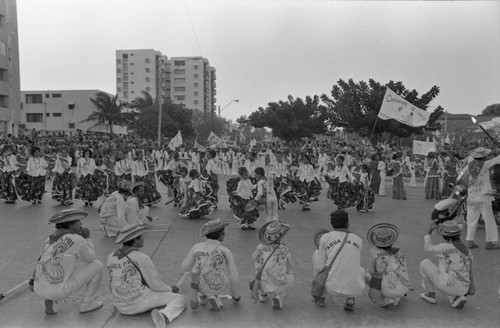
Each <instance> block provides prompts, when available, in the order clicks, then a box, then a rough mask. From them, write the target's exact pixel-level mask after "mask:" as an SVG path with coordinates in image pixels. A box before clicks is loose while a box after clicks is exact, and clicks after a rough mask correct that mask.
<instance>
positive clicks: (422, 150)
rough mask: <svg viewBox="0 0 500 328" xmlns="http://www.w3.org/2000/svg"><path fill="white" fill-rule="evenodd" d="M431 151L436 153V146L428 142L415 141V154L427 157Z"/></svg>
mask: <svg viewBox="0 0 500 328" xmlns="http://www.w3.org/2000/svg"><path fill="white" fill-rule="evenodd" d="M431 151H433V152H435V151H436V144H435V143H434V142H428V141H418V140H413V154H414V155H424V156H427V155H428V154H429V153H430V152H431Z"/></svg>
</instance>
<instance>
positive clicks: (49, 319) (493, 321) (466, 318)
mask: <svg viewBox="0 0 500 328" xmlns="http://www.w3.org/2000/svg"><path fill="white" fill-rule="evenodd" d="M220 185H221V187H222V188H221V190H220V191H219V195H220V197H219V209H218V210H216V211H214V212H213V213H212V214H211V215H210V218H216V217H220V218H223V219H225V220H229V221H230V222H231V224H230V226H229V227H228V228H227V233H226V240H225V241H224V245H226V246H227V247H228V248H229V249H230V250H232V252H233V255H234V257H235V260H236V264H237V267H238V270H239V273H240V290H241V294H242V300H241V301H240V303H238V304H236V303H233V301H232V300H227V299H225V300H223V309H222V310H221V311H220V312H210V311H208V309H205V308H203V307H202V308H201V309H199V310H197V311H191V310H190V309H187V310H186V311H185V312H184V313H183V314H182V315H181V316H180V317H179V318H178V319H177V320H176V321H174V322H173V323H172V324H171V325H170V326H171V327H495V328H498V327H499V325H500V311H499V310H500V300H499V299H498V295H497V291H498V282H499V276H500V251H489V250H485V249H484V238H485V233H484V229H482V228H480V229H478V233H477V237H476V242H477V243H478V244H479V245H480V246H481V247H480V248H478V249H474V250H473V254H474V260H475V267H474V272H475V281H476V284H477V294H476V295H475V296H471V297H469V298H468V302H467V304H466V305H465V307H464V308H463V309H462V310H456V309H453V308H452V307H451V306H450V305H449V303H448V301H447V299H446V298H445V297H444V296H443V295H442V294H439V293H438V294H437V297H438V304H437V305H431V304H428V303H426V302H424V301H423V300H421V299H420V297H419V295H420V293H422V287H421V278H420V272H419V263H420V261H421V260H423V259H425V258H430V259H431V260H433V261H434V262H435V263H437V260H436V259H434V258H432V257H430V255H429V254H426V253H425V252H424V249H423V244H424V241H423V236H424V234H425V232H426V230H427V228H428V226H429V223H430V213H431V212H432V208H433V205H434V203H435V201H430V200H425V199H424V196H423V186H422V181H420V183H419V184H418V187H417V188H414V189H409V188H406V190H407V193H408V200H406V201H403V200H399V201H398V200H393V199H391V197H390V196H388V197H378V196H377V200H376V203H375V208H374V210H373V211H371V212H369V213H358V212H356V210H355V209H349V210H348V212H349V214H350V223H351V227H350V230H351V231H352V232H353V233H356V234H358V235H359V236H360V237H361V238H363V241H364V244H363V251H362V265H363V266H365V267H366V266H367V265H368V253H369V250H370V248H371V245H369V244H368V242H366V232H367V231H368V229H369V228H370V227H371V226H372V225H374V224H376V223H380V222H389V223H394V224H396V225H397V226H398V227H399V228H400V236H399V240H398V242H397V243H396V246H398V247H400V248H401V250H402V251H403V253H404V254H405V255H406V258H407V261H408V268H409V271H410V278H411V280H412V284H413V287H414V290H413V291H411V292H410V293H409V294H408V296H407V297H406V298H405V299H404V300H403V301H402V302H401V304H400V305H399V306H398V307H392V308H387V309H382V308H380V307H378V306H377V305H376V304H374V303H372V302H371V301H370V300H369V299H368V297H367V291H366V293H365V294H364V295H362V296H360V297H359V298H357V300H356V308H355V311H354V312H352V313H347V312H345V311H344V310H343V307H342V300H340V299H334V298H327V304H326V307H325V308H318V307H316V306H315V305H314V304H313V302H312V300H311V297H310V284H311V280H312V278H313V270H312V253H313V251H314V249H315V247H314V244H313V239H312V237H313V234H314V232H315V231H316V230H318V229H320V228H330V224H329V214H330V212H332V211H333V210H335V209H336V207H335V206H334V205H333V203H332V202H331V200H329V199H327V198H326V193H325V191H324V190H323V192H322V195H321V197H320V200H319V202H318V203H314V204H313V205H312V211H310V212H303V211H301V210H300V205H299V204H295V205H291V206H289V207H288V208H287V209H286V210H283V211H280V220H284V221H286V222H288V223H289V224H290V225H291V229H290V233H289V234H288V235H287V237H286V238H285V239H284V242H285V243H286V244H287V245H288V246H289V247H290V248H291V250H292V256H293V259H294V267H293V273H294V275H295V279H296V282H295V284H294V286H293V288H292V289H291V290H290V291H289V292H288V294H286V295H285V297H284V308H283V309H282V310H274V309H272V307H271V304H269V303H268V304H261V303H253V302H252V300H251V299H250V291H249V290H248V282H249V281H250V280H251V279H252V277H253V274H254V272H253V263H252V260H251V254H252V252H253V251H254V249H255V247H256V245H257V244H258V243H259V240H258V230H257V231H243V230H241V229H240V228H239V226H238V225H237V223H236V222H235V221H234V219H232V212H231V210H230V209H229V208H228V198H227V194H226V192H225V180H223V179H220ZM406 186H407V183H406ZM323 187H325V186H323ZM46 189H47V190H50V182H48V183H47V186H46ZM161 191H162V192H165V190H163V189H162V190H161ZM387 194H388V195H391V187H390V186H389V187H388V192H387ZM163 195H164V199H163V201H162V203H161V204H163V203H165V201H166V200H167V197H166V193H164V194H163ZM101 202H102V199H100V200H99V201H98V202H97V203H95V204H94V206H93V207H86V208H85V209H86V210H88V212H89V216H88V218H87V219H86V220H85V221H84V222H83V224H84V226H87V227H88V228H89V229H90V231H91V238H92V240H93V242H94V245H95V247H96V253H97V257H98V258H99V260H101V261H102V262H103V263H105V262H106V257H107V255H108V254H109V253H111V252H113V251H114V250H116V249H117V246H116V245H114V244H113V242H112V240H111V239H107V238H105V237H104V236H103V234H102V232H101V230H100V219H99V216H98V214H97V208H98V207H99V205H100V203H101ZM73 207H74V208H84V207H83V203H82V202H80V201H76V202H75V204H74V205H73ZM64 208H67V207H62V206H60V205H58V203H57V202H55V201H52V200H51V199H50V193H46V194H45V195H44V198H43V203H42V204H41V205H32V204H31V203H27V202H21V201H18V203H16V204H14V205H12V204H3V203H2V204H0V246H1V250H2V251H1V252H0V292H5V291H6V290H8V289H10V288H12V287H14V286H15V285H17V284H18V283H20V282H22V281H24V280H27V279H29V278H30V277H31V274H32V271H33V268H34V263H35V261H36V259H37V258H38V256H39V253H40V248H41V246H42V243H43V241H44V240H45V239H46V238H47V236H48V235H50V234H51V233H52V231H53V230H54V226H52V225H48V224H47V221H48V218H49V217H50V216H52V215H53V214H55V213H57V212H58V211H60V210H62V209H64ZM150 213H151V215H152V216H159V217H160V220H159V221H157V223H156V224H159V225H162V227H167V228H168V231H165V232H153V233H150V234H148V235H146V241H145V247H144V249H143V250H144V252H146V253H148V254H149V255H151V256H152V258H153V261H154V262H155V264H156V267H157V268H158V270H159V272H160V274H161V276H162V277H163V279H164V281H165V282H166V283H168V284H175V283H176V282H177V281H178V280H179V279H180V278H181V276H182V270H181V262H182V260H183V259H184V257H185V255H186V254H187V252H188V251H189V249H190V248H191V246H192V245H193V244H195V243H197V242H199V241H201V239H200V238H199V237H198V233H197V232H198V227H199V226H200V225H201V224H202V223H203V222H204V220H203V219H197V220H193V219H184V218H181V217H179V215H178V209H176V208H174V207H173V206H172V205H171V204H170V205H168V206H163V205H158V206H153V207H152V208H151V211H150ZM262 224H263V222H259V223H258V226H260V225H262ZM462 236H464V233H463V234H462ZM441 241H442V239H441V238H440V237H439V236H434V242H435V243H437V242H441ZM105 277H106V274H104V279H103V283H102V288H101V295H102V298H103V299H104V300H105V301H106V302H105V305H104V307H103V308H102V309H100V310H97V311H94V312H90V313H87V314H80V313H79V312H78V307H79V303H80V297H79V296H78V295H76V296H75V297H74V298H71V299H68V300H65V301H63V302H60V303H59V304H58V306H57V308H58V313H57V314H56V315H52V316H48V315H45V314H44V305H43V301H42V300H41V299H40V298H39V297H37V296H36V295H35V294H34V293H31V292H29V291H28V290H27V288H21V289H19V290H18V291H16V292H15V293H13V294H11V295H9V296H8V297H6V298H5V299H3V300H1V301H0V327H2V328H3V327H38V328H42V327H121V328H126V327H154V324H153V321H152V320H151V317H150V315H149V313H145V314H141V315H136V316H124V315H121V314H119V313H118V312H117V311H115V309H114V307H113V304H112V302H111V297H110V293H109V291H108V285H107V284H108V281H107V279H106V278H105ZM179 287H180V292H181V293H184V294H189V279H186V281H185V282H184V283H183V284H182V285H181V286H179Z"/></svg>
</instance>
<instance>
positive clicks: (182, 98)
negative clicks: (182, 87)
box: [175, 96, 186, 100]
mask: <svg viewBox="0 0 500 328" xmlns="http://www.w3.org/2000/svg"><path fill="white" fill-rule="evenodd" d="M185 99H186V96H175V100H185Z"/></svg>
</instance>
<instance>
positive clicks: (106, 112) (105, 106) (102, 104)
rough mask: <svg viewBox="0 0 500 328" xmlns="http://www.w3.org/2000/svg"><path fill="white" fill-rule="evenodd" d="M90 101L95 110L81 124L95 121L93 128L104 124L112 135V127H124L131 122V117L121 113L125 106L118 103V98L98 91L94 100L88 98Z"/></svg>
mask: <svg viewBox="0 0 500 328" xmlns="http://www.w3.org/2000/svg"><path fill="white" fill-rule="evenodd" d="M90 101H91V102H92V104H94V106H95V108H96V110H95V111H93V112H92V113H91V114H90V115H89V116H88V117H87V118H86V119H84V120H82V121H81V122H89V121H97V122H96V123H95V124H94V126H96V125H99V124H103V123H106V124H108V126H109V132H110V133H111V134H113V125H119V126H126V125H128V123H129V122H130V120H131V115H130V114H129V113H126V112H124V111H123V110H124V109H125V108H126V107H127V104H126V103H123V102H121V101H119V100H118V96H111V95H109V94H107V93H106V92H102V91H99V92H98V93H97V94H96V97H95V99H93V98H90Z"/></svg>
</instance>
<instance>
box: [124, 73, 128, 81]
mask: <svg viewBox="0 0 500 328" xmlns="http://www.w3.org/2000/svg"><path fill="white" fill-rule="evenodd" d="M127 81H128V73H123V82H127Z"/></svg>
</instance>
